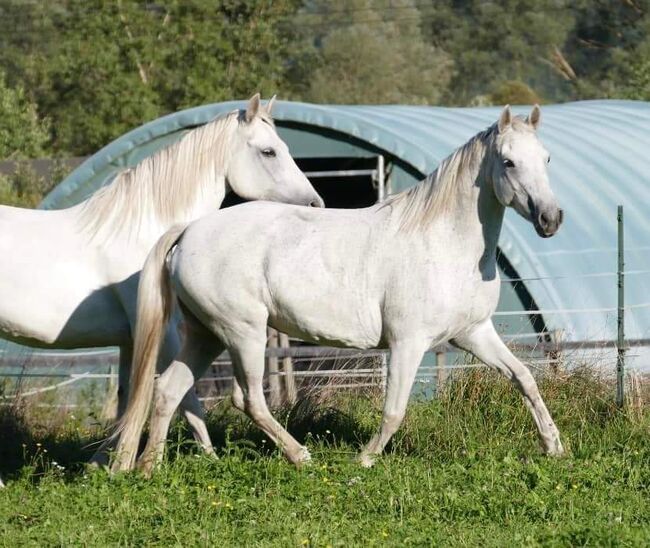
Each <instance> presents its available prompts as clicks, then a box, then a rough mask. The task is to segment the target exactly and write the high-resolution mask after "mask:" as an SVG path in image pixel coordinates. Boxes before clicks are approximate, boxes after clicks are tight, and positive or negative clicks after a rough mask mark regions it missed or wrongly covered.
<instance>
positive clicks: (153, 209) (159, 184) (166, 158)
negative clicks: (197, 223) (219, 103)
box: [81, 111, 239, 237]
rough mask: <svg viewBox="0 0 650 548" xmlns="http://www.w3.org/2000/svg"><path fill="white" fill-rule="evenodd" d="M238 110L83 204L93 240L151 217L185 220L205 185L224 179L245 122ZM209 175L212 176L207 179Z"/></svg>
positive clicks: (192, 133)
mask: <svg viewBox="0 0 650 548" xmlns="http://www.w3.org/2000/svg"><path fill="white" fill-rule="evenodd" d="M238 114H239V111H233V112H230V113H228V114H225V115H223V116H220V117H219V118H217V119H215V120H213V121H212V122H209V123H207V124H205V125H204V126H201V127H198V128H196V129H194V130H192V131H189V132H188V133H187V134H186V135H184V136H183V137H182V138H181V139H180V140H179V141H178V142H176V143H174V144H172V145H170V146H168V147H166V148H163V149H161V150H159V151H157V152H156V153H154V154H153V155H152V156H150V157H148V158H145V159H144V160H142V161H141V162H140V163H139V164H138V165H136V166H135V167H132V168H129V169H126V170H124V171H122V172H121V173H119V174H118V175H117V177H115V179H113V181H112V182H111V183H110V184H109V185H107V186H105V187H103V188H101V189H99V190H98V191H97V192H96V193H95V194H94V195H93V196H91V197H90V198H89V199H88V200H86V201H85V202H84V204H83V209H82V214H81V223H82V225H83V228H84V229H86V230H88V231H89V232H90V233H91V234H92V235H93V236H96V235H97V234H98V233H99V232H101V233H103V234H105V235H106V236H107V237H110V236H112V235H114V234H116V233H119V232H121V231H123V230H129V231H133V230H135V231H136V232H137V230H138V229H139V228H140V227H141V225H142V222H143V221H144V220H145V219H153V220H156V221H160V222H161V223H164V224H171V223H173V222H174V221H176V220H181V219H182V218H183V217H184V216H185V215H186V214H187V213H188V212H189V210H190V209H191V208H192V206H193V205H194V204H195V203H196V199H197V197H198V195H199V193H200V192H201V190H202V187H203V186H204V185H205V184H216V179H217V177H223V176H224V173H225V170H226V164H227V160H228V158H229V156H230V145H231V142H232V138H233V135H234V132H235V129H236V128H237V125H238V124H239V119H238ZM206 175H207V176H206Z"/></svg>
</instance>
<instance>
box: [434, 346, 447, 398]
mask: <svg viewBox="0 0 650 548" xmlns="http://www.w3.org/2000/svg"><path fill="white" fill-rule="evenodd" d="M446 362H447V354H446V353H445V352H436V396H439V395H440V393H441V392H442V390H443V389H444V387H445V382H446V380H447V371H445V365H446V364H447V363H446Z"/></svg>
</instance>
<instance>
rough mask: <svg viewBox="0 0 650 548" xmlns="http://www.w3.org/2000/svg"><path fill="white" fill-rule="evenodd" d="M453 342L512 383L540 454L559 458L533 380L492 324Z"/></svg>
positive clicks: (556, 438) (553, 431) (560, 449)
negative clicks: (531, 422) (528, 415)
mask: <svg viewBox="0 0 650 548" xmlns="http://www.w3.org/2000/svg"><path fill="white" fill-rule="evenodd" d="M453 342H454V344H456V345H457V346H458V347H460V348H462V349H463V350H467V351H469V352H471V353H472V354H474V355H475V356H476V357H477V358H478V359H479V360H481V361H483V362H485V364H486V365H489V366H490V367H493V368H494V369H497V370H498V371H500V372H501V373H503V374H504V375H505V376H506V377H507V378H508V379H510V380H511V381H512V382H513V383H514V385H515V386H516V387H517V389H518V390H519V391H520V392H521V395H522V396H523V398H524V402H525V403H526V406H527V407H528V409H530V412H531V413H532V415H533V419H534V420H535V424H536V425H537V430H538V432H539V437H540V438H541V440H542V443H543V445H544V450H545V451H546V453H547V454H549V455H561V454H562V453H563V452H564V448H563V447H562V443H561V442H560V433H559V432H558V429H557V427H556V426H555V422H553V419H552V418H551V415H550V413H549V412H548V409H547V408H546V404H545V403H544V400H543V399H542V396H541V394H540V393H539V389H538V388H537V383H536V382H535V379H534V378H533V376H532V375H531V373H530V371H529V370H528V368H527V367H526V366H524V365H523V364H522V363H521V362H520V361H519V360H518V359H517V358H516V357H515V356H514V355H513V354H512V352H510V350H509V349H508V347H507V346H506V345H505V344H504V342H503V341H502V340H501V337H499V335H498V333H497V332H496V331H495V329H494V325H493V324H492V321H490V320H488V321H486V322H484V323H482V324H480V325H478V326H477V327H476V328H474V330H473V331H472V332H471V333H470V334H468V335H465V336H464V337H462V338H457V339H454V341H453Z"/></svg>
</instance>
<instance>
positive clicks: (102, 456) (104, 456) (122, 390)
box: [90, 344, 133, 467]
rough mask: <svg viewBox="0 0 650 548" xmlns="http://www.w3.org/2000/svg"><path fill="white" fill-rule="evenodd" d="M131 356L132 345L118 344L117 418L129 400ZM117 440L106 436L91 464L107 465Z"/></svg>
mask: <svg viewBox="0 0 650 548" xmlns="http://www.w3.org/2000/svg"><path fill="white" fill-rule="evenodd" d="M132 357H133V345H132V344H128V345H123V346H120V364H119V369H118V373H117V418H118V419H119V418H120V417H121V416H122V415H123V414H124V410H125V409H126V404H127V402H128V401H129V379H130V376H131V360H132ZM116 443H117V440H116V439H114V438H108V439H107V440H106V441H104V442H103V443H102V444H101V445H100V446H99V448H98V449H97V451H95V453H94V454H93V456H92V457H91V458H90V464H91V465H93V466H100V467H102V466H108V461H109V457H110V453H111V451H112V450H113V449H114V448H115V444H116Z"/></svg>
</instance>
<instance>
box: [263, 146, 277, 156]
mask: <svg viewBox="0 0 650 548" xmlns="http://www.w3.org/2000/svg"><path fill="white" fill-rule="evenodd" d="M262 156H266V157H267V158H275V149H272V148H265V149H264V150H262Z"/></svg>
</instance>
